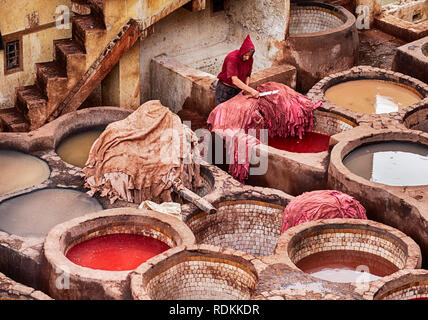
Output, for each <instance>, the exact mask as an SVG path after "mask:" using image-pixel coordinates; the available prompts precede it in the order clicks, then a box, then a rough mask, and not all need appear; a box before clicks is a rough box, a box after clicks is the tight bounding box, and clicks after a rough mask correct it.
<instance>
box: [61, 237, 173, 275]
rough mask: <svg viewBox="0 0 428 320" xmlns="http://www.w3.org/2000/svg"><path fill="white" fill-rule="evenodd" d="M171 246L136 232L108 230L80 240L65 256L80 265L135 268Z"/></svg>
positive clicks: (123, 268) (99, 267)
mask: <svg viewBox="0 0 428 320" xmlns="http://www.w3.org/2000/svg"><path fill="white" fill-rule="evenodd" d="M169 248H170V247H169V246H168V245H166V244H165V243H163V242H162V241H160V240H157V239H154V238H151V237H147V236H144V235H137V234H125V233H118V234H109V235H104V236H100V237H96V238H93V239H90V240H87V241H84V242H82V243H79V244H77V245H75V246H74V247H72V248H71V249H70V250H68V252H67V254H66V257H67V258H68V259H69V260H70V261H72V262H74V263H75V264H78V265H80V266H82V267H87V268H91V269H99V270H110V271H125V270H133V269H136V268H137V267H138V266H139V265H140V264H142V263H143V262H145V261H146V260H148V259H150V258H151V257H154V256H155V255H158V254H160V253H162V252H164V251H165V250H168V249H169Z"/></svg>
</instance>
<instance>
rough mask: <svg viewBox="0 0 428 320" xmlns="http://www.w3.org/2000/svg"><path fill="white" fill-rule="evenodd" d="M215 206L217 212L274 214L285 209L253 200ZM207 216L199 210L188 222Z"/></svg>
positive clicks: (232, 201)
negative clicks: (241, 210) (234, 211)
mask: <svg viewBox="0 0 428 320" xmlns="http://www.w3.org/2000/svg"><path fill="white" fill-rule="evenodd" d="M213 205H214V206H215V207H216V208H217V209H218V210H217V212H222V211H224V210H230V209H236V208H238V209H243V210H249V209H260V210H262V211H266V212H269V213H272V212H274V211H277V210H281V211H284V209H285V207H284V206H281V205H279V204H275V203H268V202H263V201H260V200H251V199H240V200H228V201H221V202H218V203H213ZM207 215H208V213H206V212H204V211H200V210H197V211H196V212H195V213H193V214H190V215H189V216H188V218H187V220H186V222H187V223H188V224H190V223H192V222H194V221H196V220H199V219H201V218H204V217H206V216H207Z"/></svg>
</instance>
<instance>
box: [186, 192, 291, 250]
mask: <svg viewBox="0 0 428 320" xmlns="http://www.w3.org/2000/svg"><path fill="white" fill-rule="evenodd" d="M215 206H216V207H217V213H216V214H215V215H207V214H206V213H204V212H202V213H196V214H195V215H194V216H191V217H190V218H189V219H188V220H186V223H187V225H188V226H189V227H190V228H191V229H192V230H193V233H194V235H195V238H196V242H197V243H206V244H212V245H217V246H221V247H229V248H233V249H236V250H242V251H244V252H247V253H249V254H252V255H256V256H267V255H271V254H272V253H273V250H274V248H275V243H276V241H277V238H278V237H279V235H280V227H281V221H282V214H283V212H284V207H283V206H281V205H278V204H272V203H266V202H262V201H258V200H236V201H224V202H220V203H218V204H217V205H215ZM248 221H252V223H247V222H248Z"/></svg>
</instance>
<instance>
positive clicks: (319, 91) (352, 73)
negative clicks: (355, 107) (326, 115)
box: [307, 66, 428, 123]
mask: <svg viewBox="0 0 428 320" xmlns="http://www.w3.org/2000/svg"><path fill="white" fill-rule="evenodd" d="M359 79H379V80H386V81H393V82H395V83H397V84H399V85H402V86H405V87H406V88H407V89H410V90H412V91H414V92H416V93H418V94H419V95H421V96H422V97H423V99H422V101H419V102H418V103H416V104H413V105H411V106H408V107H407V108H404V109H402V110H399V111H398V112H391V113H385V114H372V115H366V114H363V113H359V112H355V111H352V110H348V109H346V108H344V107H341V106H338V105H335V104H334V103H332V102H330V101H329V100H327V99H326V98H325V91H326V90H327V89H328V88H330V87H331V86H334V85H336V84H338V83H341V82H344V81H350V80H359ZM307 96H308V97H309V98H310V99H311V100H313V101H318V100H321V101H323V103H324V104H323V108H324V109H326V110H328V111H331V112H334V113H336V114H339V115H341V116H343V117H345V118H347V119H355V121H356V122H357V123H360V122H370V121H371V120H372V121H375V120H378V119H380V118H381V119H385V120H396V121H402V119H403V117H404V115H405V114H406V113H407V112H409V111H411V110H413V109H414V108H416V107H418V106H420V105H421V104H424V103H427V102H428V84H426V83H423V82H422V81H420V80H418V79H415V78H412V77H410V76H408V75H405V74H402V73H400V72H394V71H391V70H386V69H381V68H375V67H370V66H357V67H353V68H351V69H349V70H345V71H342V72H338V73H334V74H331V75H329V76H327V77H325V78H323V79H321V80H320V81H319V82H318V83H316V84H315V85H314V86H313V87H312V88H311V89H310V90H309V91H308V93H307Z"/></svg>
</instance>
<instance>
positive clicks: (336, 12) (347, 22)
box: [289, 2, 356, 38]
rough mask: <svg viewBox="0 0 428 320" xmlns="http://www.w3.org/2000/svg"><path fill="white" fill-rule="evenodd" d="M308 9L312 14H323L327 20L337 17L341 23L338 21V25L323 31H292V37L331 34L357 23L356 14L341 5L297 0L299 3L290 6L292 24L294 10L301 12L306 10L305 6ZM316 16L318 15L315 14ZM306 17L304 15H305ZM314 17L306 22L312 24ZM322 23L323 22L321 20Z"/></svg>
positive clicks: (324, 19)
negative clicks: (293, 32)
mask: <svg viewBox="0 0 428 320" xmlns="http://www.w3.org/2000/svg"><path fill="white" fill-rule="evenodd" d="M308 7H309V9H307V10H308V11H309V12H311V14H312V15H316V14H319V15H322V16H323V17H322V20H323V21H326V20H327V19H328V18H332V17H334V19H336V21H337V22H338V20H341V23H338V25H336V26H334V27H330V28H329V29H327V30H322V31H312V33H300V34H298V33H296V34H291V33H290V35H289V36H290V37H293V38H299V37H316V36H322V35H325V34H331V33H335V32H338V31H342V30H346V29H348V28H350V27H351V26H352V25H354V24H355V21H356V19H355V16H354V15H353V14H352V13H350V12H349V11H348V10H346V9H344V8H342V7H340V6H335V5H332V4H327V3H321V2H297V3H293V5H292V6H290V11H291V14H290V26H291V24H292V23H293V21H292V20H293V11H297V10H299V11H298V12H299V13H301V12H302V11H303V10H305V8H308ZM315 17H316V16H315ZM298 18H300V19H301V18H302V17H298ZM303 18H304V16H303ZM313 20H314V19H309V20H308V21H307V22H306V23H305V24H307V25H310V24H311V23H312V22H313ZM321 24H322V22H321Z"/></svg>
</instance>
